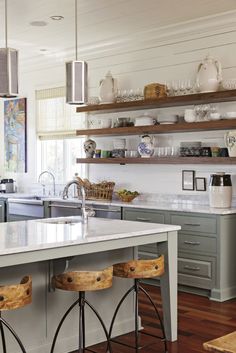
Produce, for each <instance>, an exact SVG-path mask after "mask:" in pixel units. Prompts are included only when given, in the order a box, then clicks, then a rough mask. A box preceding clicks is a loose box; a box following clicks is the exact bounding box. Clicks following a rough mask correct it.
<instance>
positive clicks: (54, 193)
mask: <svg viewBox="0 0 236 353" xmlns="http://www.w3.org/2000/svg"><path fill="white" fill-rule="evenodd" d="M43 174H49V175H50V176H51V177H52V183H53V195H54V196H56V182H55V176H54V175H53V174H52V172H49V171H48V170H45V171H43V172H42V173H40V174H39V177H38V183H40V184H41V185H42V187H43V195H45V184H43V183H42V182H41V181H40V179H41V177H42V175H43Z"/></svg>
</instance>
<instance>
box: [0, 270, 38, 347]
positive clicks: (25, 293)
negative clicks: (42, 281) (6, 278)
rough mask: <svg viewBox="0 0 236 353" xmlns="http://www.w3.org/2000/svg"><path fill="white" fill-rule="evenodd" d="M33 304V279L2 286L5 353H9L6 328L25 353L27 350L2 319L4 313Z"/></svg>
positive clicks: (0, 306) (0, 325)
mask: <svg viewBox="0 0 236 353" xmlns="http://www.w3.org/2000/svg"><path fill="white" fill-rule="evenodd" d="M31 302H32V278H31V276H25V277H23V278H22V280H21V281H20V283H19V284H14V285H8V286H0V331H1V339H2V349H3V353H6V352H7V348H6V339H5V332H4V327H5V328H7V329H8V331H10V333H11V334H12V335H13V337H14V338H15V340H16V341H17V343H18V345H19V346H20V349H21V351H22V352H23V353H26V350H25V348H24V346H23V344H22V342H21V340H20V338H19V337H18V336H17V334H16V332H15V331H14V329H13V328H12V327H11V326H10V325H9V323H8V322H7V321H6V320H5V319H4V318H3V317H2V311H7V310H14V309H18V308H22V307H23V306H25V305H27V304H30V303H31Z"/></svg>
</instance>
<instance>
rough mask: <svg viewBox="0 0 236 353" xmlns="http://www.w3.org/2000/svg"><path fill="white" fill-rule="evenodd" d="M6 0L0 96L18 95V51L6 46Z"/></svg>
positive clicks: (1, 52) (0, 66) (1, 54)
mask: <svg viewBox="0 0 236 353" xmlns="http://www.w3.org/2000/svg"><path fill="white" fill-rule="evenodd" d="M7 45H8V43H7V0H5V48H0V97H2V98H12V97H16V96H17V95H18V51H17V50H15V49H11V48H8V47H7Z"/></svg>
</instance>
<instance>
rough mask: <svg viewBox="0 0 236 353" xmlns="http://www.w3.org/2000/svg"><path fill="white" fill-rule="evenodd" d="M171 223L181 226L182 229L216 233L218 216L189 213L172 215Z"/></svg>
mask: <svg viewBox="0 0 236 353" xmlns="http://www.w3.org/2000/svg"><path fill="white" fill-rule="evenodd" d="M170 220H171V224H176V225H180V226H181V230H182V231H185V230H186V231H191V232H202V233H216V218H211V217H198V216H189V215H173V214H171V215H170Z"/></svg>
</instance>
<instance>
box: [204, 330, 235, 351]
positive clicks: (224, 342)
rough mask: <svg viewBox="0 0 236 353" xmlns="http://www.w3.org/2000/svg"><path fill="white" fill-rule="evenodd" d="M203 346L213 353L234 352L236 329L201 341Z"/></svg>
mask: <svg viewBox="0 0 236 353" xmlns="http://www.w3.org/2000/svg"><path fill="white" fill-rule="evenodd" d="M203 348H204V349H205V350H206V351H209V352H214V353H218V352H219V353H236V331H234V332H231V333H229V334H228V335H225V336H221V337H218V338H216V339H214V340H212V341H208V342H205V343H203Z"/></svg>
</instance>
